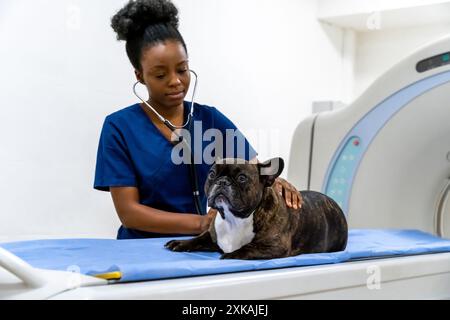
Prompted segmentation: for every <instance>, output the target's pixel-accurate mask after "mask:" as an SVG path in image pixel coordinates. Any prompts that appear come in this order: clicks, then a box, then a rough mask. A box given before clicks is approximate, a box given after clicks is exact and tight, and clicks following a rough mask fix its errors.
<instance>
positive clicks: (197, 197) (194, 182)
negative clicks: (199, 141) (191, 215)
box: [133, 69, 205, 215]
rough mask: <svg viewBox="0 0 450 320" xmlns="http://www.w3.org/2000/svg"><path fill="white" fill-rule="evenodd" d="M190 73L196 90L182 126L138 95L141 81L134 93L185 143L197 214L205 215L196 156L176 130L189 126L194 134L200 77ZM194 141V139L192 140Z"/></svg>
mask: <svg viewBox="0 0 450 320" xmlns="http://www.w3.org/2000/svg"><path fill="white" fill-rule="evenodd" d="M189 71H190V72H191V73H192V74H193V75H194V76H195V82H194V89H193V91H192V98H191V109H190V111H189V114H188V116H187V119H186V122H185V123H184V124H183V125H182V126H175V125H174V124H173V123H171V122H170V121H169V120H167V119H166V118H164V117H163V116H162V115H160V114H159V113H158V111H156V110H155V108H153V107H152V106H151V105H150V103H148V102H147V101H145V100H144V99H142V98H141V96H140V95H139V94H138V93H137V91H136V86H137V85H138V84H139V83H140V81H137V82H136V83H135V84H134V86H133V92H134V94H135V96H136V97H138V98H139V100H141V101H142V102H143V103H144V104H145V105H146V106H147V107H148V108H149V109H150V110H152V111H153V112H154V113H155V114H156V116H157V117H158V118H159V120H161V122H162V123H164V124H165V125H166V127H168V128H169V129H170V130H171V131H172V132H173V133H174V134H175V135H176V136H177V138H178V141H180V142H183V143H184V144H185V146H186V148H187V149H188V151H189V154H190V156H191V163H190V165H189V172H190V177H191V187H192V194H193V196H194V203H195V208H196V210H197V213H198V214H200V215H204V214H205V213H204V211H203V209H202V205H201V201H200V192H199V188H198V181H197V172H196V169H195V164H194V154H193V153H192V149H191V146H190V145H189V143H188V142H187V141H186V140H185V139H183V137H182V136H179V135H178V134H177V133H176V131H175V130H177V129H183V128H185V127H186V126H188V130H189V132H190V133H191V132H192V122H193V121H192V120H193V118H194V98H195V91H196V89H197V82H198V76H197V73H196V72H195V71H193V70H190V69H189ZM191 140H192V139H191Z"/></svg>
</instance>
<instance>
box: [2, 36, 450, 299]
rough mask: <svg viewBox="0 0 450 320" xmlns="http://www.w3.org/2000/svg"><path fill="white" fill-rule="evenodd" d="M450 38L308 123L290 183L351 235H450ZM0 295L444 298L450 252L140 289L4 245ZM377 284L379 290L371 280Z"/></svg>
mask: <svg viewBox="0 0 450 320" xmlns="http://www.w3.org/2000/svg"><path fill="white" fill-rule="evenodd" d="M449 60H450V37H446V38H443V39H441V40H439V41H436V42H434V43H432V44H430V45H427V46H425V47H423V48H421V49H420V50H418V51H416V52H414V53H413V54H411V55H409V56H408V57H406V58H405V59H404V60H402V61H401V62H399V63H398V64H397V65H395V66H394V67H393V68H392V69H391V70H389V71H388V72H386V73H385V74H384V75H383V76H382V77H380V78H379V79H378V80H377V81H375V82H374V83H373V85H372V86H371V87H369V88H368V89H367V90H366V91H365V93H364V94H363V95H361V96H360V97H359V98H358V99H357V100H356V101H355V102H354V103H352V104H351V105H349V106H347V107H345V108H341V109H337V110H333V111H329V112H322V113H319V114H314V115H311V116H310V117H309V118H307V119H306V120H304V121H302V122H301V123H300V124H299V125H298V127H297V129H296V131H295V133H294V136H293V139H292V146H291V155H290V161H289V168H288V176H287V178H288V180H290V181H291V182H292V183H293V184H294V185H296V186H297V187H298V188H299V189H300V190H305V189H311V190H318V191H322V192H323V193H326V194H328V195H329V196H331V197H333V198H334V199H335V200H336V201H337V202H339V204H340V205H341V207H342V208H343V210H344V212H345V213H346V215H347V219H348V222H349V226H350V228H387V229H389V228H397V229H417V230H421V231H425V232H428V233H433V234H436V235H439V236H443V237H449V236H450V200H449V198H450V196H449V189H450V61H449ZM0 266H2V267H3V268H0V299H5V298H6V299H8V298H9V299H21V298H25V299H28V298H31V299H140V298H144V299H392V298H398V299H444V298H450V253H448V252H447V253H434V254H423V255H414V256H399V257H387V258H386V257H385V258H382V259H374V260H360V261H352V262H345V263H337V264H331V265H317V266H306V267H292V268H283V269H272V270H263V271H251V272H236V273H230V274H220V275H207V276H196V277H185V278H179V279H165V280H153V281H142V282H134V283H133V282H131V283H111V282H109V283H108V281H107V280H104V279H98V278H94V277H90V276H84V275H80V276H79V278H77V283H76V284H74V282H73V281H71V278H73V274H72V273H70V272H64V271H51V270H41V269H37V268H33V267H31V266H30V265H28V264H27V263H25V262H24V261H22V260H21V259H19V258H18V257H16V256H14V255H12V254H10V253H9V252H8V251H6V250H4V249H1V248H0ZM375 276H378V279H379V283H378V285H376V286H371V285H370V284H371V281H372V280H373V279H372V278H373V277H375Z"/></svg>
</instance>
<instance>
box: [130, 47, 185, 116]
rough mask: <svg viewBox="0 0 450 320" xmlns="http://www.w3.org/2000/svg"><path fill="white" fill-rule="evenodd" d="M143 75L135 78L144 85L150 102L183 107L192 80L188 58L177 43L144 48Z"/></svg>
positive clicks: (137, 75) (142, 59)
mask: <svg viewBox="0 0 450 320" xmlns="http://www.w3.org/2000/svg"><path fill="white" fill-rule="evenodd" d="M141 67H142V72H139V71H135V73H136V78H137V79H138V80H139V81H141V82H143V83H145V85H146V87H147V90H148V91H149V94H150V101H151V103H152V104H154V106H155V107H160V108H172V107H177V106H180V104H182V103H183V100H184V97H185V96H186V93H187V91H188V89H189V83H190V80H191V76H190V72H189V65H188V58H187V54H186V51H185V50H184V47H183V45H182V44H181V43H180V42H178V41H165V42H163V43H158V44H156V45H154V46H151V47H149V48H147V49H144V51H143V53H142V57H141Z"/></svg>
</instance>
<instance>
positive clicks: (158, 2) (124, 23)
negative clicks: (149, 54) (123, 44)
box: [111, 0, 178, 40]
mask: <svg viewBox="0 0 450 320" xmlns="http://www.w3.org/2000/svg"><path fill="white" fill-rule="evenodd" d="M153 24H170V25H172V26H173V27H175V28H178V9H177V8H176V7H175V5H174V4H173V3H172V2H170V1H169V0H135V1H133V0H130V1H129V2H128V3H127V4H126V5H125V6H124V7H123V8H122V9H120V10H119V11H118V12H117V13H116V14H115V15H114V16H113V17H112V19H111V27H112V28H113V29H114V31H115V32H116V33H117V40H128V39H130V38H133V37H135V36H138V35H140V34H142V33H143V32H144V30H145V29H146V28H147V27H148V26H149V25H153Z"/></svg>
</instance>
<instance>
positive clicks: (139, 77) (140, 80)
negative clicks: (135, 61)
mask: <svg viewBox="0 0 450 320" xmlns="http://www.w3.org/2000/svg"><path fill="white" fill-rule="evenodd" d="M134 74H135V75H136V80H137V81H139V82H140V83H142V84H144V85H145V82H144V78H143V77H142V73H141V72H140V71H139V70H136V69H135V70H134Z"/></svg>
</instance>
